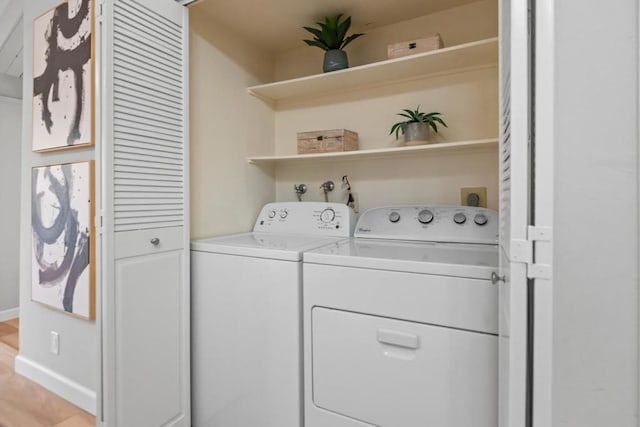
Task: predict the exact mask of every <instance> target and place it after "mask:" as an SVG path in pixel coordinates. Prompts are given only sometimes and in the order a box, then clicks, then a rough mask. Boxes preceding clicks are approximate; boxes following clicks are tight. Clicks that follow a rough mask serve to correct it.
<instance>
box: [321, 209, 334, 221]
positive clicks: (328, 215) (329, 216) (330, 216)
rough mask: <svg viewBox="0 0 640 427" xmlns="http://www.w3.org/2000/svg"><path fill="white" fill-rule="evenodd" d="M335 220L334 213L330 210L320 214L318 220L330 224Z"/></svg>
mask: <svg viewBox="0 0 640 427" xmlns="http://www.w3.org/2000/svg"><path fill="white" fill-rule="evenodd" d="M334 219H336V211H334V210H333V209H331V208H327V209H325V210H323V211H322V212H321V213H320V220H321V221H322V222H331V221H333V220H334Z"/></svg>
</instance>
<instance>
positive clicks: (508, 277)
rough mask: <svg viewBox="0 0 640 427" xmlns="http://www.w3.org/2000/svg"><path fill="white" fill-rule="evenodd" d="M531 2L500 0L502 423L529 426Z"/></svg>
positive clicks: (511, 426) (509, 426) (507, 426)
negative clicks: (525, 259)
mask: <svg viewBox="0 0 640 427" xmlns="http://www.w3.org/2000/svg"><path fill="white" fill-rule="evenodd" d="M529 19H530V18H529V5H528V2H527V1H511V0H500V159H499V164H500V173H499V177H500V183H499V185H500V271H499V273H498V275H497V276H494V282H495V283H496V284H498V285H499V287H500V288H499V290H500V292H499V295H500V317H499V360H500V378H499V395H500V399H499V401H500V406H499V425H500V427H525V426H528V409H529V404H528V401H529V402H530V396H529V395H528V372H529V369H528V366H529V363H528V362H529V359H528V357H529V350H528V343H527V342H528V301H529V299H528V278H527V264H526V263H523V262H521V261H522V260H521V255H522V254H521V253H520V252H521V251H526V247H523V246H526V241H527V229H528V226H529V224H530V209H531V204H530V185H531V179H530V153H531V143H532V140H531V137H530V136H531V132H530V126H531V117H530V116H531V107H530V105H531V97H530V89H529V88H530V85H531V83H532V82H531V73H530V67H531V51H530V48H531V46H530V34H529Z"/></svg>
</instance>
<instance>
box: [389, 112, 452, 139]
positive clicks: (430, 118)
mask: <svg viewBox="0 0 640 427" xmlns="http://www.w3.org/2000/svg"><path fill="white" fill-rule="evenodd" d="M441 114H442V113H437V112H432V113H424V112H422V111H420V106H419V105H418V108H416V109H415V110H402V113H398V114H397V115H398V116H402V117H406V118H407V119H409V120H405V121H403V122H398V123H396V124H394V125H393V126H391V132H389V135H393V133H394V132H395V134H396V139H398V138H399V137H400V132H402V133H403V134H404V141H405V144H406V145H419V144H428V143H429V141H428V134H429V127H431V129H433V131H434V132H436V133H438V123H440V124H441V125H442V126H444V127H448V126H447V124H446V123H445V122H444V120H442V119H441V118H440V117H439V116H440V115H441Z"/></svg>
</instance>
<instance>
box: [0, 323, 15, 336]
mask: <svg viewBox="0 0 640 427" xmlns="http://www.w3.org/2000/svg"><path fill="white" fill-rule="evenodd" d="M16 332H18V329H17V328H15V327H13V326H11V325H10V324H8V323H7V322H0V337H3V336H5V335H9V334H15V333H16Z"/></svg>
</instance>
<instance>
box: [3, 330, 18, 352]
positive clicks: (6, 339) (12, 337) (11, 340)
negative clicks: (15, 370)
mask: <svg viewBox="0 0 640 427" xmlns="http://www.w3.org/2000/svg"><path fill="white" fill-rule="evenodd" d="M18 340H19V338H18V333H17V332H16V333H14V334H9V335H5V336H3V337H0V342H3V343H5V344H8V345H9V346H11V347H13V348H15V349H16V350H17V349H18V348H20V347H19V345H18Z"/></svg>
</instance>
